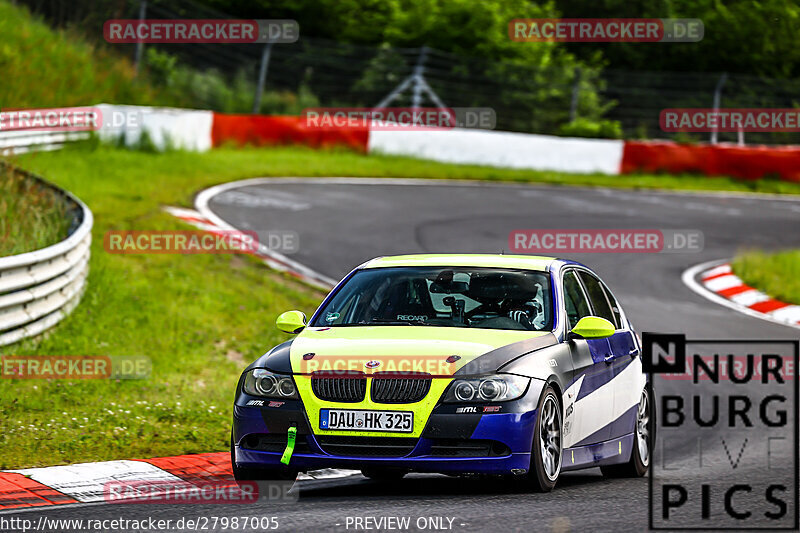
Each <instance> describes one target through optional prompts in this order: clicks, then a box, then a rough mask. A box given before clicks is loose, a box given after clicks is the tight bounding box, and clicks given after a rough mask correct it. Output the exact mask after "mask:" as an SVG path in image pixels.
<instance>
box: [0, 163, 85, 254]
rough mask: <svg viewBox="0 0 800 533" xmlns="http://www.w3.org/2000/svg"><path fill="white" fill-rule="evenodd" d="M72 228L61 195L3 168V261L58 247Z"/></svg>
mask: <svg viewBox="0 0 800 533" xmlns="http://www.w3.org/2000/svg"><path fill="white" fill-rule="evenodd" d="M69 225H70V222H69V218H68V214H67V208H66V204H65V203H64V200H63V199H62V198H60V197H59V195H58V194H57V193H55V192H54V191H53V190H51V189H49V188H47V187H43V186H42V185H41V184H40V183H38V182H36V181H34V180H30V179H26V178H24V177H23V176H22V175H21V174H19V173H16V172H14V171H13V170H11V169H10V168H7V167H4V166H2V165H0V257H2V256H6V255H14V254H21V253H24V252H31V251H33V250H38V249H40V248H44V247H46V246H50V245H52V244H56V243H57V242H59V241H61V240H63V239H65V238H66V236H67V230H68V229H69Z"/></svg>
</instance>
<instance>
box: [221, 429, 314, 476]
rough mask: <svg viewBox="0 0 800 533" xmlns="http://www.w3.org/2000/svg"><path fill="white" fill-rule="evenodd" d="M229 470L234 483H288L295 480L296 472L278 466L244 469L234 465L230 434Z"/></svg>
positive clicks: (234, 450) (233, 450)
mask: <svg viewBox="0 0 800 533" xmlns="http://www.w3.org/2000/svg"><path fill="white" fill-rule="evenodd" d="M231 469H232V470H233V478H234V479H235V480H236V481H262V480H263V481H277V480H283V481H290V480H293V479H296V478H297V473H298V471H297V470H294V469H292V468H289V467H286V466H283V465H280V466H278V467H260V468H254V467H246V466H238V465H237V464H236V447H235V446H234V444H233V433H231Z"/></svg>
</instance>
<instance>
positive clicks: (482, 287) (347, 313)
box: [311, 267, 553, 331]
mask: <svg viewBox="0 0 800 533" xmlns="http://www.w3.org/2000/svg"><path fill="white" fill-rule="evenodd" d="M551 302H552V299H551V297H550V278H549V275H548V274H547V273H545V272H532V271H522V270H506V269H497V268H471V267H465V268H453V267H396V268H373V269H364V270H359V271H358V272H356V273H355V274H354V275H353V276H352V277H351V278H350V279H349V280H348V281H347V283H345V285H344V286H342V287H341V288H340V289H339V290H338V291H337V292H336V294H335V295H334V296H333V298H331V299H330V300H329V301H328V302H327V303H326V304H325V305H324V307H322V308H321V309H320V310H319V312H318V313H317V314H316V316H315V318H314V320H313V321H312V323H311V326H317V327H320V326H322V327H330V326H360V325H383V326H393V325H420V326H448V327H468V328H482V329H512V330H530V331H542V330H550V329H551V328H552V316H553V313H552V303H551Z"/></svg>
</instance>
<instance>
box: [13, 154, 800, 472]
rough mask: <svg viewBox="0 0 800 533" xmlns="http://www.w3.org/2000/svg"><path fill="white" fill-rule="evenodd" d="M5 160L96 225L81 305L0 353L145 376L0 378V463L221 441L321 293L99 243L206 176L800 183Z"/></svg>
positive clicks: (459, 169) (330, 159)
mask: <svg viewBox="0 0 800 533" xmlns="http://www.w3.org/2000/svg"><path fill="white" fill-rule="evenodd" d="M15 162H16V163H17V164H19V165H20V166H22V167H24V168H27V169H30V170H32V171H34V172H37V173H39V174H41V175H43V176H46V177H47V178H48V179H50V180H51V181H53V182H55V183H56V184H58V185H60V186H62V187H65V188H66V189H68V190H70V191H72V192H74V193H75V194H76V195H77V196H78V197H79V198H81V199H82V200H83V201H84V202H86V203H87V204H88V205H89V207H90V208H91V209H92V211H93V212H94V215H95V227H94V231H93V243H92V260H91V273H90V276H89V286H88V290H87V292H86V294H85V295H84V297H83V300H82V302H81V304H80V305H79V306H78V307H77V309H76V310H75V311H74V312H73V314H72V315H71V316H69V317H68V318H67V319H66V320H64V321H63V322H62V323H61V324H60V325H59V326H57V327H56V328H55V329H54V330H52V331H51V332H50V333H49V334H47V335H45V336H43V337H40V338H37V339H34V340H28V341H25V342H23V343H21V344H19V345H15V346H11V347H5V348H0V352H2V353H4V354H20V355H112V356H120V355H146V356H149V357H150V358H152V361H153V374H152V377H151V379H149V380H141V381H119V382H115V381H102V382H101V381H97V380H94V381H86V380H84V381H59V380H55V381H49V382H48V381H40V380H22V381H14V380H3V382H2V384H0V405H3V409H2V410H0V449H2V450H3V453H2V454H0V468H11V467H24V466H34V465H50V464H59V463H73V462H79V461H100V460H109V459H119V458H136V457H153V456H160V455H172V454H181V453H192V452H207V451H222V450H225V449H226V448H227V445H228V435H229V431H230V420H231V413H230V410H231V402H232V399H233V394H234V387H235V384H236V380H237V378H238V376H239V373H240V372H241V370H242V369H243V368H244V366H245V365H246V364H247V363H248V362H250V361H252V360H253V359H255V358H256V357H257V356H258V355H260V354H261V353H263V352H264V351H265V350H266V349H268V348H269V347H271V346H273V345H274V344H276V343H278V342H280V341H281V340H283V339H286V338H288V337H287V335H285V334H282V333H280V332H278V331H277V330H276V329H275V327H274V320H275V318H276V317H277V315H278V313H280V312H282V311H284V310H288V309H295V308H297V309H301V310H303V311H305V312H307V313H309V312H311V311H312V310H313V309H314V307H315V306H316V304H317V303H318V302H319V300H320V299H321V297H322V293H321V292H319V291H316V290H313V289H309V288H308V287H306V286H304V285H301V284H298V283H297V282H295V281H293V280H291V279H290V278H288V277H285V276H281V275H279V274H276V273H274V272H272V271H270V270H268V269H267V268H266V267H264V266H263V265H261V264H260V263H258V262H257V261H255V260H253V259H251V258H247V257H242V256H225V255H112V254H107V253H105V252H104V250H103V247H102V237H103V235H104V234H105V232H106V231H108V230H112V229H115V230H153V229H164V230H169V229H186V228H187V226H185V225H184V224H183V223H181V222H180V221H178V220H177V219H174V218H172V217H171V216H169V215H167V214H165V213H164V212H163V210H162V206H164V205H184V206H191V205H192V196H193V194H194V193H195V192H197V191H198V190H200V189H202V188H204V187H208V186H210V185H213V184H216V183H222V182H227V181H232V180H236V179H243V178H251V177H255V176H397V177H420V178H448V179H450V178H452V179H458V178H460V179H484V180H491V181H508V182H530V183H556V184H561V185H597V186H618V187H646V188H650V187H654V188H671V189H686V190H692V189H715V190H735V191H750V190H761V191H769V192H775V191H777V190H781V191H782V192H791V193H798V192H800V186H796V185H793V184H788V183H778V182H758V183H761V185H756V186H754V185H753V184H751V183H748V182H738V181H735V180H730V179H727V178H718V179H717V178H702V177H663V176H629V177H609V176H599V175H596V176H577V175H566V174H559V173H548V172H531V171H521V170H502V169H493V168H486V167H477V166H456V165H445V164H440V163H433V162H427V161H420V160H414V159H409V158H400V157H380V156H365V155H363V154H358V153H354V152H349V151H314V150H310V149H304V148H275V149H253V148H247V149H241V150H234V149H230V148H222V149H218V150H214V151H212V152H208V153H204V154H191V153H186V152H180V151H175V152H167V153H161V154H158V153H142V152H135V151H130V150H125V149H115V148H109V147H95V148H93V149H92V148H91V147H90V146H89V145H85V146H83V147H80V146H76V147H72V148H68V149H65V150H62V151H60V152H43V153H33V154H26V155H24V156H19V157H18V158H16V160H15Z"/></svg>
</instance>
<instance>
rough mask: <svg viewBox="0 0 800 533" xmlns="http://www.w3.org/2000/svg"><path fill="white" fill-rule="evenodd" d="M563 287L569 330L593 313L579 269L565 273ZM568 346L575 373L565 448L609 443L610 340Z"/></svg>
mask: <svg viewBox="0 0 800 533" xmlns="http://www.w3.org/2000/svg"><path fill="white" fill-rule="evenodd" d="M562 288H563V294H564V306H565V310H566V314H567V330H568V331H569V330H572V328H574V327H575V325H576V324H577V323H578V320H580V319H581V318H583V317H585V316H591V315H592V312H593V311H592V307H591V304H590V301H589V298H588V296H587V294H586V290H585V289H584V287H583V284H582V283H581V281H580V278H579V277H578V271H577V270H575V269H568V270H567V271H565V272H564V275H563V277H562ZM568 343H569V346H570V350H571V352H572V364H573V368H574V371H573V380H572V383H571V384H570V386H569V387H567V390H566V391H565V393H564V442H565V444H564V446H565V447H571V446H584V445H587V444H594V443H597V442H602V441H604V440H608V439H609V438H610V437H609V435H610V431H609V428H608V427H605V426H606V423H607V421H608V417H609V416H610V414H611V410H612V408H613V393H612V392H611V390H610V387H608V386H603V385H604V384H606V383H607V382H608V381H610V379H611V377H610V368H609V365H608V364H607V363H606V358H608V357H609V355H610V352H611V349H610V346H609V343H608V340H607V339H580V338H574V339H571V340H569V341H568ZM600 422H602V423H600Z"/></svg>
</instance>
